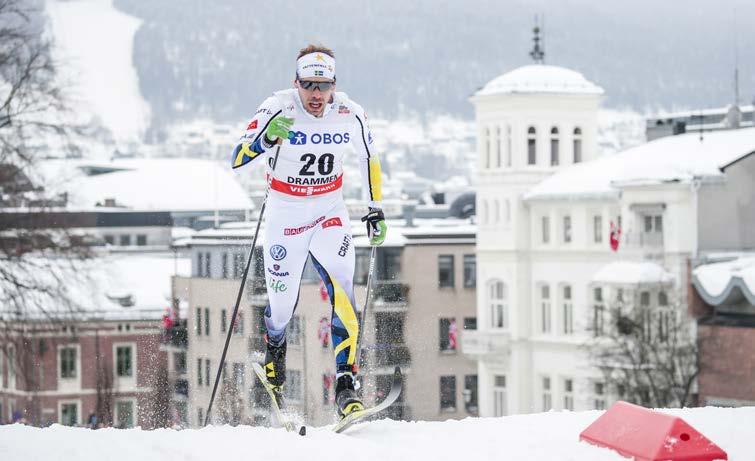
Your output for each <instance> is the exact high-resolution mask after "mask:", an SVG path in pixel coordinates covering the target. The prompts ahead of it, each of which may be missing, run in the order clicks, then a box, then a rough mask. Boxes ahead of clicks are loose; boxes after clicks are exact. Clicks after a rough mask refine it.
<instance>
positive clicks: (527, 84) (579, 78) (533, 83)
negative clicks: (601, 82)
mask: <svg viewBox="0 0 755 461" xmlns="http://www.w3.org/2000/svg"><path fill="white" fill-rule="evenodd" d="M506 93H567V94H585V95H601V94H603V89H602V88H601V87H599V86H598V85H596V84H594V83H593V82H591V81H589V80H587V79H586V78H585V77H584V75H582V74H580V73H579V72H577V71H574V70H571V69H566V68H563V67H558V66H547V65H543V64H539V65H538V64H533V65H529V66H522V67H519V68H517V69H514V70H512V71H511V72H507V73H505V74H503V75H501V76H498V77H496V78H494V79H493V80H491V81H489V82H488V83H487V84H486V85H485V86H484V87H483V88H482V89H481V90H480V91H478V92H477V93H475V96H487V95H493V94H506Z"/></svg>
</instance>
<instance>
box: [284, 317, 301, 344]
mask: <svg viewBox="0 0 755 461" xmlns="http://www.w3.org/2000/svg"><path fill="white" fill-rule="evenodd" d="M286 340H287V341H288V343H289V344H290V345H292V346H300V345H301V319H300V318H299V316H298V315H294V316H293V317H291V321H290V322H288V334H287V335H286Z"/></svg>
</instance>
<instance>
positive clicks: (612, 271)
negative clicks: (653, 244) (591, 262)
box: [592, 261, 674, 285]
mask: <svg viewBox="0 0 755 461" xmlns="http://www.w3.org/2000/svg"><path fill="white" fill-rule="evenodd" d="M673 280H674V276H673V275H671V274H670V273H669V272H667V271H666V270H665V269H664V268H663V267H661V266H659V265H658V264H656V263H651V262H635V261H614V262H612V263H608V264H606V265H605V266H603V267H602V268H600V270H598V272H596V273H595V275H593V277H592V282H593V283H607V284H615V285H639V284H643V285H646V284H669V283H672V282H673Z"/></svg>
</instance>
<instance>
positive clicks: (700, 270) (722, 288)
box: [692, 255, 755, 306]
mask: <svg viewBox="0 0 755 461" xmlns="http://www.w3.org/2000/svg"><path fill="white" fill-rule="evenodd" d="M692 284H693V285H694V287H695V289H697V292H698V293H699V294H700V297H702V298H703V300H704V301H705V302H706V303H708V304H710V305H711V306H718V305H721V304H730V303H736V302H738V301H740V300H741V299H742V297H744V298H745V299H747V301H748V302H749V303H750V304H751V305H753V306H755V255H749V256H744V257H740V258H737V259H734V260H732V261H725V262H717V263H711V264H703V265H701V266H698V267H696V268H695V269H694V270H693V271H692Z"/></svg>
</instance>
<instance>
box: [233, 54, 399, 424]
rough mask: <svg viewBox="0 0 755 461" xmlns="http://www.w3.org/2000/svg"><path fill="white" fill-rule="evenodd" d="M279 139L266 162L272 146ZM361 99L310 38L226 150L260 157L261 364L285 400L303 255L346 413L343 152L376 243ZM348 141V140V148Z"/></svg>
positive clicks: (354, 330)
mask: <svg viewBox="0 0 755 461" xmlns="http://www.w3.org/2000/svg"><path fill="white" fill-rule="evenodd" d="M279 142H282V144H281V145H280V153H279V156H278V160H277V163H276V164H275V165H273V160H274V157H275V146H276V144H277V143H279ZM371 144H372V135H371V134H370V130H369V127H368V126H367V120H366V116H365V113H364V110H363V109H362V107H361V106H360V105H359V104H357V103H355V102H354V101H352V100H351V99H349V98H348V96H346V94H344V93H341V92H336V62H335V55H334V53H333V51H332V50H330V49H328V48H325V47H323V46H316V45H309V46H307V47H306V48H303V49H302V50H301V51H300V52H299V56H298V59H297V61H296V78H295V79H294V88H292V89H287V90H282V91H277V92H275V93H274V94H273V96H271V97H269V98H267V99H266V100H265V101H264V102H263V103H262V104H261V105H260V106H259V108H258V109H257V112H256V113H255V115H254V117H253V118H252V120H251V122H250V123H249V125H248V126H247V128H246V132H245V133H244V135H243V136H242V138H241V139H240V141H239V143H238V144H237V145H236V148H235V149H234V152H233V160H232V161H233V167H234V168H238V167H240V166H242V165H245V164H247V163H249V162H251V161H252V160H255V159H257V158H260V157H262V158H265V159H266V161H265V165H266V168H267V176H268V182H269V188H270V193H269V196H268V199H267V205H266V210H267V216H265V230H264V232H265V239H264V240H265V242H264V255H265V256H264V258H265V279H266V282H267V293H268V297H269V304H268V306H267V309H266V310H265V325H266V327H267V352H266V354H265V366H264V368H265V372H266V374H267V378H268V382H269V383H270V384H272V385H273V386H274V390H275V394H276V398H277V400H278V403H279V404H280V405H281V406H282V398H281V394H282V386H283V384H284V382H285V380H286V325H287V324H288V322H289V320H291V316H292V315H293V312H294V309H295V308H296V303H297V301H298V297H299V284H300V282H301V275H302V271H303V270H304V263H305V262H306V259H307V255H310V256H311V257H312V261H313V262H314V264H315V266H316V268H317V270H318V272H319V273H320V276H321V277H322V279H323V282H324V283H325V286H326V287H327V290H328V295H329V296H330V303H331V306H332V312H331V336H332V338H333V347H334V351H335V361H336V406H337V409H338V412H339V414H340V415H341V416H342V417H343V416H346V415H348V414H349V413H351V412H353V411H355V410H361V409H363V408H364V407H363V405H362V402H361V401H360V400H359V397H358V395H357V393H356V391H355V390H354V379H355V377H354V374H355V373H356V367H355V363H356V361H357V357H356V353H357V352H356V341H357V337H358V332H359V322H358V320H357V312H356V309H355V302H354V285H353V281H354V246H353V244H352V235H351V226H350V221H349V214H348V212H347V210H346V206H345V204H344V201H343V195H342V191H341V186H342V182H343V180H344V178H343V168H342V162H343V158H344V156H346V155H353V152H354V151H356V155H357V156H359V160H360V169H361V176H362V187H363V191H364V195H365V198H366V200H367V206H368V213H367V215H366V216H364V217H363V218H362V221H365V222H366V223H367V232H368V236H369V237H370V244H371V245H380V244H381V243H383V241H384V239H385V235H386V230H387V229H386V225H385V220H384V216H383V211H382V210H381V203H380V200H381V189H380V174H381V173H380V161H379V159H378V157H377V156H376V155H375V152H373V150H372V147H371ZM351 146H353V150H352V149H351V148H350V147H351Z"/></svg>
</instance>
